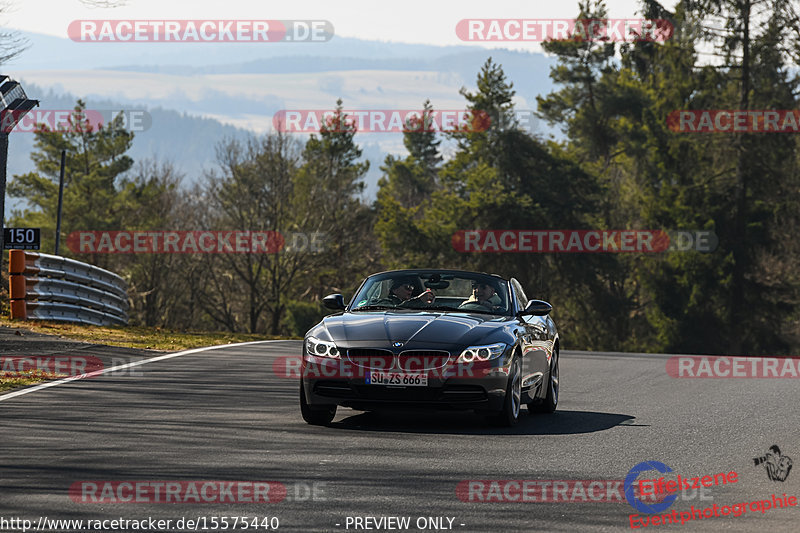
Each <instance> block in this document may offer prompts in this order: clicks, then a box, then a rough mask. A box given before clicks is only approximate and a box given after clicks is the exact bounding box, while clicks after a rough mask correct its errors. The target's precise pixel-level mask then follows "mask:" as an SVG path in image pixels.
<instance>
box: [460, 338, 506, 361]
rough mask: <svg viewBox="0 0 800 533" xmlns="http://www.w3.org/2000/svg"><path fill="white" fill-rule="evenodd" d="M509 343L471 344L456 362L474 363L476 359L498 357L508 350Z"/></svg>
mask: <svg viewBox="0 0 800 533" xmlns="http://www.w3.org/2000/svg"><path fill="white" fill-rule="evenodd" d="M506 348H508V345H507V344H505V343H502V342H499V343H497V344H487V345H485V346H470V347H469V348H467V349H466V350H464V351H463V352H461V355H459V356H458V359H457V360H456V363H473V362H475V361H489V360H490V359H497V358H498V357H500V356H501V355H503V352H505V351H506Z"/></svg>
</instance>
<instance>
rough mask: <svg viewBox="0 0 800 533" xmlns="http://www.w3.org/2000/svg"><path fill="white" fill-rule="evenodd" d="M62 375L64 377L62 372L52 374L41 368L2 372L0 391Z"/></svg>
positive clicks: (0, 375)
mask: <svg viewBox="0 0 800 533" xmlns="http://www.w3.org/2000/svg"><path fill="white" fill-rule="evenodd" d="M63 377H65V376H64V375H63V374H53V373H52V372H45V371H43V370H28V371H25V372H3V373H2V374H0V392H3V391H7V390H11V389H15V388H17V387H24V386H26V385H35V384H36V383H40V382H42V381H47V380H50V379H58V378H63Z"/></svg>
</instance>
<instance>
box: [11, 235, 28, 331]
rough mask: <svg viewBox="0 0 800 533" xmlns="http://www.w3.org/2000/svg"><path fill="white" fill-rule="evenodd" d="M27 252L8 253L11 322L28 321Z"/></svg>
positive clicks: (12, 251)
mask: <svg viewBox="0 0 800 533" xmlns="http://www.w3.org/2000/svg"><path fill="white" fill-rule="evenodd" d="M22 272H25V251H24V250H9V253H8V274H9V276H8V298H9V300H11V320H27V319H28V313H27V307H26V304H25V296H26V294H27V290H26V289H25V276H23V275H21V274H22Z"/></svg>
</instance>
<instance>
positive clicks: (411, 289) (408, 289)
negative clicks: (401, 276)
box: [397, 284, 414, 291]
mask: <svg viewBox="0 0 800 533" xmlns="http://www.w3.org/2000/svg"><path fill="white" fill-rule="evenodd" d="M397 288H398V289H405V290H407V291H413V290H414V286H413V285H411V284H406V285H398V286H397Z"/></svg>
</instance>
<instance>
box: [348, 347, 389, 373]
mask: <svg viewBox="0 0 800 533" xmlns="http://www.w3.org/2000/svg"><path fill="white" fill-rule="evenodd" d="M347 359H348V360H349V361H350V362H351V363H353V364H354V365H356V366H360V367H361V368H368V369H370V370H389V369H390V368H392V363H393V362H394V354H393V353H392V352H390V351H389V350H375V349H372V348H350V349H349V350H347Z"/></svg>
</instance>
